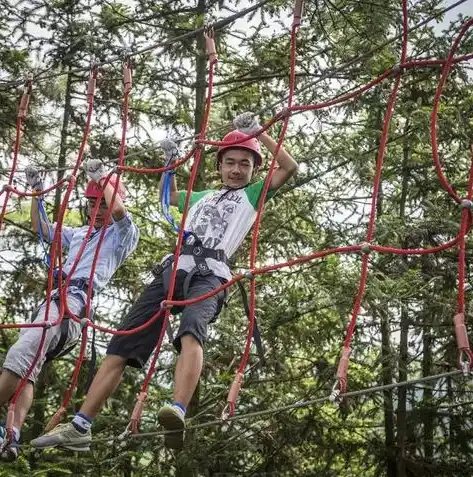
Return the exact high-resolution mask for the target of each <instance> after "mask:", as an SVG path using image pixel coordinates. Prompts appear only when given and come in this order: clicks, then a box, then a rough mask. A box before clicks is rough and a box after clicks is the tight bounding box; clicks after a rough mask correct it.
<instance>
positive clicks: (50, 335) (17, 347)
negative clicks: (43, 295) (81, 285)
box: [3, 294, 85, 383]
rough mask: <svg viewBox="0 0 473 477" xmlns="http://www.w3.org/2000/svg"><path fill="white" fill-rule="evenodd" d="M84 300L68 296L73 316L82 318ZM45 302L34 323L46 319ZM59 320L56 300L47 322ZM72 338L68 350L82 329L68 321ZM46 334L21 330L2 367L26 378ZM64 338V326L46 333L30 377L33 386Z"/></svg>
mask: <svg viewBox="0 0 473 477" xmlns="http://www.w3.org/2000/svg"><path fill="white" fill-rule="evenodd" d="M84 305H85V304H84V300H83V299H82V298H81V297H79V296H77V295H69V294H68V295H67V306H68V307H69V309H70V310H71V312H72V313H74V314H75V315H77V316H79V315H80V314H81V312H82V309H83V308H84ZM45 311H46V302H44V303H42V304H41V305H40V307H39V308H38V311H37V316H36V318H35V320H34V323H39V322H43V321H44V318H45ZM58 316H59V311H58V308H57V305H56V303H55V301H54V300H52V301H51V306H50V308H49V317H48V321H54V320H56V319H57V317H58ZM68 321H69V330H68V331H69V334H68V337H67V341H66V343H65V347H67V345H68V344H70V343H73V342H74V341H76V340H77V339H78V338H79V335H80V333H81V327H80V324H79V323H76V322H75V321H74V320H71V319H69V320H68ZM42 334H43V328H40V327H38V328H22V329H21V331H20V337H19V338H18V341H17V342H16V343H15V344H14V345H13V346H12V347H11V348H10V349H9V350H8V353H7V356H6V358H5V362H4V363H3V369H8V371H11V372H12V373H15V374H16V375H18V376H20V377H21V378H23V377H24V376H25V375H26V373H27V371H28V369H29V368H30V366H31V364H32V363H33V360H34V359H35V357H36V353H37V351H38V347H39V343H40V341H41V336H42ZM60 337H61V326H60V325H59V326H53V327H51V328H49V329H48V330H46V336H45V339H44V345H43V348H42V350H41V354H40V356H39V359H38V361H37V362H36V365H35V367H34V368H33V371H32V372H31V374H30V376H29V380H30V381H31V382H32V383H35V382H36V379H37V378H38V375H39V373H40V372H41V369H42V367H43V365H44V362H45V361H46V354H47V353H48V352H49V351H52V350H54V349H55V348H56V346H57V344H58V342H59V339H60Z"/></svg>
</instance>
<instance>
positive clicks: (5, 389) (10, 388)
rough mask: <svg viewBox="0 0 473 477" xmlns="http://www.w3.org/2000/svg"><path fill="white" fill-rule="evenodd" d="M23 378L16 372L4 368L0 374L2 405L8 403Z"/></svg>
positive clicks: (0, 403)
mask: <svg viewBox="0 0 473 477" xmlns="http://www.w3.org/2000/svg"><path fill="white" fill-rule="evenodd" d="M20 380H21V378H20V377H19V376H17V375H16V374H15V373H12V372H11V371H8V369H4V370H3V371H2V374H0V406H3V405H4V404H6V403H7V402H8V401H9V400H10V398H11V397H12V396H13V394H14V392H15V391H16V388H17V386H18V383H19V382H20Z"/></svg>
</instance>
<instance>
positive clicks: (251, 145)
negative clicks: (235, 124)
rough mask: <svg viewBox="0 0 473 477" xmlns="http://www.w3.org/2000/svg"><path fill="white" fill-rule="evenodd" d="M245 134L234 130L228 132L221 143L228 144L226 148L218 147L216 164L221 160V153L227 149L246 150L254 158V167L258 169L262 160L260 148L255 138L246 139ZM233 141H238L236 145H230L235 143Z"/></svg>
mask: <svg viewBox="0 0 473 477" xmlns="http://www.w3.org/2000/svg"><path fill="white" fill-rule="evenodd" d="M246 137H247V134H245V133H243V132H241V131H239V130H238V129H235V130H234V131H231V132H229V133H228V134H227V135H226V136H225V137H224V138H223V139H222V141H223V142H229V143H230V144H229V145H228V146H220V147H219V148H218V151H217V164H218V163H219V162H220V160H221V158H222V153H223V152H224V151H226V150H227V149H246V150H248V151H250V152H252V153H253V156H254V158H255V167H260V166H261V163H262V162H263V159H262V157H261V148H260V144H259V141H258V139H256V138H255V137H253V138H251V139H246V140H245V138H246ZM235 141H240V142H239V143H238V144H231V143H235Z"/></svg>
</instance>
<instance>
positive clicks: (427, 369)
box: [422, 313, 434, 464]
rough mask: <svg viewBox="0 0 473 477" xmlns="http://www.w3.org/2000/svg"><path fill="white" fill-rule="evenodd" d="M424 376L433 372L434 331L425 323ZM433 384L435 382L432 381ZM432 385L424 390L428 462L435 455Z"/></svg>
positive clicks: (426, 458)
mask: <svg viewBox="0 0 473 477" xmlns="http://www.w3.org/2000/svg"><path fill="white" fill-rule="evenodd" d="M429 319H431V315H429V314H427V313H425V315H424V321H428V320H429ZM422 348H423V353H424V354H423V356H422V376H430V375H431V374H432V332H431V329H430V327H427V325H425V324H424V334H423V337H422ZM432 384H433V383H432ZM432 397H433V393H432V387H431V386H430V385H426V386H425V387H424V391H423V398H422V406H423V408H424V412H423V421H424V422H423V427H424V458H425V461H426V464H430V463H432V459H433V456H434V447H433V441H434V413H433V412H432Z"/></svg>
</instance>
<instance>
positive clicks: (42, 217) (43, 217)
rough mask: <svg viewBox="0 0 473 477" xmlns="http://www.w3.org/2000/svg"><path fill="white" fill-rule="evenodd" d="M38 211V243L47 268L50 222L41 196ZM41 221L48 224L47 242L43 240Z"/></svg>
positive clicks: (49, 264)
mask: <svg viewBox="0 0 473 477" xmlns="http://www.w3.org/2000/svg"><path fill="white" fill-rule="evenodd" d="M38 211H39V216H40V220H39V227H38V231H39V243H40V245H41V248H42V249H43V252H44V257H43V262H44V263H45V265H46V266H47V267H48V268H49V267H50V266H51V257H50V255H49V244H50V243H51V241H52V237H51V223H50V222H49V219H48V214H47V213H46V210H45V208H44V199H43V198H42V197H38ZM43 222H44V223H45V224H46V225H47V226H48V241H47V243H46V241H45V240H44V234H43V227H42V225H41V224H42V223H43Z"/></svg>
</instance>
